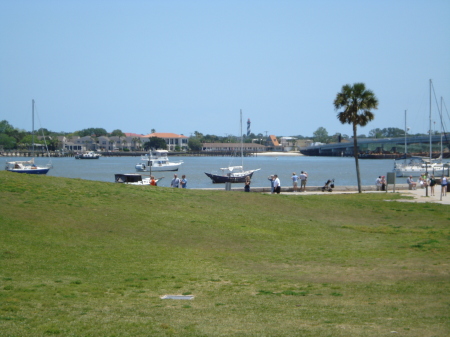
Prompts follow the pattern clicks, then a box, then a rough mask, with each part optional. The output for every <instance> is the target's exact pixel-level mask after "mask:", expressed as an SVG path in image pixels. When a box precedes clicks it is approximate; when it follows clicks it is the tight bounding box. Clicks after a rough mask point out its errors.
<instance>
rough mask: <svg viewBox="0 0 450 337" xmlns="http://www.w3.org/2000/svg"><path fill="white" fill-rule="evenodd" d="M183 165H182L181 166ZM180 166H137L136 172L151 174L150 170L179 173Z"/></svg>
mask: <svg viewBox="0 0 450 337" xmlns="http://www.w3.org/2000/svg"><path fill="white" fill-rule="evenodd" d="M180 165H181V164H180ZM180 165H167V166H165V165H163V166H157V165H156V166H151V167H149V166H147V165H142V164H138V165H136V167H135V168H136V172H150V168H151V169H152V172H167V171H178V169H179V167H180Z"/></svg>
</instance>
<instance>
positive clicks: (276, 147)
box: [266, 135, 283, 151]
mask: <svg viewBox="0 0 450 337" xmlns="http://www.w3.org/2000/svg"><path fill="white" fill-rule="evenodd" d="M266 146H267V150H268V151H283V147H282V146H281V144H280V143H279V142H278V139H277V137H276V136H274V135H270V136H269V137H267V139H266Z"/></svg>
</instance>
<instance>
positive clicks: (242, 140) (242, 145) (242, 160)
mask: <svg viewBox="0 0 450 337" xmlns="http://www.w3.org/2000/svg"><path fill="white" fill-rule="evenodd" d="M243 147H244V139H243V137H242V109H241V166H242V169H244V153H243V151H244V150H243Z"/></svg>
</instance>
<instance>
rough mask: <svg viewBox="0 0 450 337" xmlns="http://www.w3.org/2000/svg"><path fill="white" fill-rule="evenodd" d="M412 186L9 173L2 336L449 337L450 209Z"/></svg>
mask: <svg viewBox="0 0 450 337" xmlns="http://www.w3.org/2000/svg"><path fill="white" fill-rule="evenodd" d="M399 198H400V195H399V194H393V193H389V194H388V195H385V194H361V195H357V194H352V195H327V196H326V197H325V196H322V195H317V196H303V195H299V196H289V195H263V194H257V193H241V192H226V191H199V190H189V189H187V190H185V189H170V188H159V187H142V186H129V185H122V184H114V183H104V182H94V181H85V180H79V179H66V178H55V177H47V176H32V175H22V174H16V173H9V172H0V336H55V335H56V336H351V335H357V336H387V335H389V336H394V335H395V336H447V335H449V334H450V286H449V284H450V278H449V262H450V254H449V252H450V249H449V243H450V227H449V224H450V207H449V206H445V205H440V204H431V203H426V204H419V203H406V202H399V201H396V200H397V199H399ZM386 199H389V200H390V201H387V200H386ZM166 294H184V295H193V296H194V299H193V300H168V299H161V298H160V297H161V296H163V295H166Z"/></svg>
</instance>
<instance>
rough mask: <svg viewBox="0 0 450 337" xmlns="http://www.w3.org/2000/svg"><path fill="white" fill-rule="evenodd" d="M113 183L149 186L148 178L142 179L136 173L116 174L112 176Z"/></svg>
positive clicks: (157, 179)
mask: <svg viewBox="0 0 450 337" xmlns="http://www.w3.org/2000/svg"><path fill="white" fill-rule="evenodd" d="M114 178H115V182H116V183H121V184H129V185H150V177H149V178H144V179H142V175H140V174H137V173H118V174H115V175H114ZM163 178H164V177H161V178H156V179H155V181H156V183H158V181H160V180H162V179H163Z"/></svg>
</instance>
